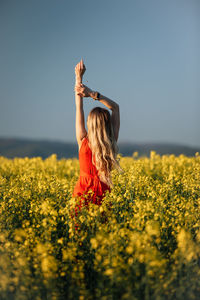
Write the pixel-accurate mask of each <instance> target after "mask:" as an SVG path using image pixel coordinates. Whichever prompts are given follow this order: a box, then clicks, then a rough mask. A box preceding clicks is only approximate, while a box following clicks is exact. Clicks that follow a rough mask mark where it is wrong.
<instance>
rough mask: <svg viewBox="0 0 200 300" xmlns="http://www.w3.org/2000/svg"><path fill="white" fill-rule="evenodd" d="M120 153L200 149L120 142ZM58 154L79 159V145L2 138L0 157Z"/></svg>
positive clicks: (190, 152)
mask: <svg viewBox="0 0 200 300" xmlns="http://www.w3.org/2000/svg"><path fill="white" fill-rule="evenodd" d="M118 147H119V153H120V154H122V156H132V154H133V152H135V151H137V152H138V155H139V156H147V157H149V155H150V151H151V150H154V151H156V153H158V154H160V155H163V154H174V155H176V156H178V155H180V154H185V155H187V156H194V155H195V153H196V152H199V153H200V147H189V146H185V145H178V144H171V143H128V142H121V143H120V142H119V143H118ZM53 153H55V154H57V158H58V159H61V158H73V157H76V158H78V145H77V143H68V142H66V143H64V142H57V141H55V142H54V141H48V140H43V141H42V140H31V139H21V138H0V156H5V157H7V158H14V157H26V156H27V157H36V156H41V157H42V158H43V159H45V158H47V157H48V156H50V155H51V154H53Z"/></svg>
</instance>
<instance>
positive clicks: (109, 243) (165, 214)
mask: <svg viewBox="0 0 200 300" xmlns="http://www.w3.org/2000/svg"><path fill="white" fill-rule="evenodd" d="M118 157H119V160H120V165H121V167H122V168H123V170H124V172H121V173H118V172H117V171H116V170H114V171H112V178H113V183H114V187H113V189H112V191H111V193H110V194H109V193H108V192H107V194H106V196H105V198H104V200H103V204H102V206H97V205H95V204H92V203H91V204H89V209H87V208H83V209H82V211H81V212H80V213H79V215H78V216H77V218H76V221H77V222H78V224H79V226H80V231H75V225H74V220H73V218H72V217H71V214H70V212H71V211H73V209H74V207H75V203H76V201H77V200H76V199H75V198H72V192H73V188H74V186H75V184H76V181H77V180H78V177H79V161H78V160H77V159H75V158H74V159H61V160H58V159H57V156H56V155H55V154H53V155H51V156H49V157H48V158H47V159H45V160H42V158H41V157H36V158H31V159H30V158H14V159H7V158H5V157H3V156H0V229H1V230H0V299H2V300H9V299H17V300H27V299H28V300H29V299H30V300H33V299H34V300H40V299H41V300H44V299H45V300H46V299H51V300H57V299H59V300H60V299H79V300H83V299H86V300H90V299H103V300H106V299H114V300H116V299H127V300H129V299H131V300H132V299H133V300H138V299H139V300H140V299H141V300H147V299H148V300H150V299H152V300H162V299H173V300H174V299H176V300H177V299H180V300H183V299H190V300H192V299H200V155H199V153H196V155H195V156H194V157H186V156H184V155H180V156H178V157H176V156H174V155H163V156H160V155H158V154H157V153H156V152H154V151H151V153H150V157H149V158H147V157H138V156H137V153H134V154H133V157H123V156H122V155H121V154H118Z"/></svg>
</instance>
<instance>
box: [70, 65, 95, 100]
mask: <svg viewBox="0 0 200 300" xmlns="http://www.w3.org/2000/svg"><path fill="white" fill-rule="evenodd" d="M85 71H86V67H85V65H84V63H83V59H81V61H80V62H79V63H78V64H77V65H76V67H75V74H76V85H75V87H74V91H75V92H76V93H77V94H78V95H79V96H81V97H91V95H92V93H93V91H92V90H91V89H90V88H89V87H87V86H86V85H84V84H82V83H81V81H82V77H83V74H84V73H85Z"/></svg>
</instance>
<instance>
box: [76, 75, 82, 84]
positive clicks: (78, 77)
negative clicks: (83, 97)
mask: <svg viewBox="0 0 200 300" xmlns="http://www.w3.org/2000/svg"><path fill="white" fill-rule="evenodd" d="M76 83H82V76H80V75H76Z"/></svg>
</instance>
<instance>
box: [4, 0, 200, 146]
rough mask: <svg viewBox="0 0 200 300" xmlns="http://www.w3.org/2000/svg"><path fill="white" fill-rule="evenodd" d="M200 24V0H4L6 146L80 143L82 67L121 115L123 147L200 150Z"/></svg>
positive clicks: (88, 81)
mask: <svg viewBox="0 0 200 300" xmlns="http://www.w3.org/2000/svg"><path fill="white" fill-rule="evenodd" d="M199 20H200V2H199V1H198V0H187V1H186V0H163V1H160V0H151V1H149V0H148V1H144V0H124V1H114V0H113V1H109V0H101V1H95V0H91V1H90V0H85V1H78V0H77V1H67V0H29V1H27V0H23V1H22V0H18V1H16V0H15V1H14V0H0V40H1V47H0V66H1V67H0V104H1V110H0V136H1V137H4V136H8V137H23V138H24V137H25V138H37V139H50V140H58V141H66V142H67V141H72V142H75V141H76V137H75V99H74V83H75V81H74V80H75V77H74V68H75V65H76V63H78V61H79V60H80V59H81V57H83V60H84V62H85V65H86V68H87V70H86V73H85V76H84V79H83V83H85V84H86V85H88V86H89V87H90V88H92V89H94V90H98V91H99V92H100V93H101V94H103V95H105V96H107V97H109V98H111V99H113V100H114V101H116V102H117V103H118V104H119V105H120V113H121V126H120V133H119V142H120V141H131V142H172V143H173V142H176V143H178V144H186V145H191V146H192V145H194V146H195V145H196V146H200V118H199V114H200V88H199V86H200V84H199V78H200V59H199V58H200V57H199V56H200V43H199V28H200V27H199V25H200V24H199V23H200V21H199ZM96 105H97V103H96V102H94V101H93V100H92V99H91V98H84V110H85V120H86V118H87V115H88V113H89V112H90V110H91V109H92V108H93V107H94V106H96ZM98 106H101V107H104V105H103V104H101V103H99V102H98Z"/></svg>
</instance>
